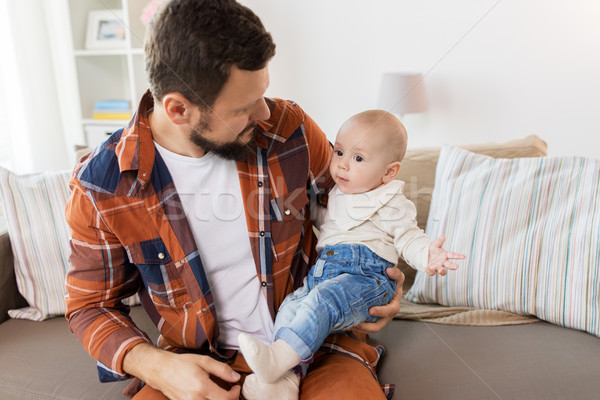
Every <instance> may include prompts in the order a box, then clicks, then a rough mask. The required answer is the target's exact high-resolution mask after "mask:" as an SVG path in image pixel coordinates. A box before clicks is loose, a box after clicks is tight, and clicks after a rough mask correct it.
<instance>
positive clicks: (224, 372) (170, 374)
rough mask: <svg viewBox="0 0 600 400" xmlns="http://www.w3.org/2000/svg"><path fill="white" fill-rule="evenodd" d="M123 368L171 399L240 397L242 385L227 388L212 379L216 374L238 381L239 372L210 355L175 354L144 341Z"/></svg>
mask: <svg viewBox="0 0 600 400" xmlns="http://www.w3.org/2000/svg"><path fill="white" fill-rule="evenodd" d="M123 369H124V370H125V372H127V373H128V374H130V375H133V376H137V377H138V378H140V379H142V380H143V381H144V382H146V383H147V384H148V385H150V386H151V387H153V388H154V389H156V390H159V391H161V392H162V393H163V394H164V395H165V396H167V397H168V398H169V399H171V400H187V399H190V400H191V399H194V400H199V399H223V400H237V399H239V396H240V386H239V385H236V386H234V387H232V388H231V389H230V390H225V389H223V388H221V387H220V386H219V385H217V384H216V383H215V382H214V381H213V380H211V379H210V375H214V376H216V377H218V378H221V379H222V380H224V381H226V382H231V383H234V382H237V381H238V380H239V379H240V376H239V374H238V373H236V372H235V371H233V370H232V369H231V368H230V367H229V366H228V365H227V364H224V363H221V362H218V361H216V360H214V359H212V358H211V357H208V356H202V355H198V354H175V353H171V352H168V351H165V350H161V349H158V348H156V347H154V346H152V345H150V344H147V343H141V344H138V345H137V346H135V347H134V348H133V349H131V350H130V351H129V352H128V353H127V354H126V355H125V359H124V360H123Z"/></svg>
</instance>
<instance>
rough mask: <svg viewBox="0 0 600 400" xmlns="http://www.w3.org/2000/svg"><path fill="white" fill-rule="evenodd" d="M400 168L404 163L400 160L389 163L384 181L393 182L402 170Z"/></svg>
mask: <svg viewBox="0 0 600 400" xmlns="http://www.w3.org/2000/svg"><path fill="white" fill-rule="evenodd" d="M400 168H402V164H401V163H400V161H394V162H391V163H389V164H388V166H387V169H386V170H385V175H384V176H383V179H382V180H383V183H389V182H391V181H392V180H393V179H394V178H395V177H396V175H398V172H400Z"/></svg>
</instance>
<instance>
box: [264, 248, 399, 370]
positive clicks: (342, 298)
mask: <svg viewBox="0 0 600 400" xmlns="http://www.w3.org/2000/svg"><path fill="white" fill-rule="evenodd" d="M389 267H393V264H392V263H390V262H388V261H386V260H384V259H383V258H381V257H379V256H378V255H377V254H375V253H373V252H372V251H371V250H369V248H368V247H366V246H363V245H360V244H341V245H335V246H327V247H325V248H324V249H322V250H321V252H320V253H319V258H318V259H317V262H316V263H315V265H314V266H313V267H312V268H311V270H310V272H309V273H308V276H307V277H306V278H305V279H304V284H303V285H302V287H300V288H299V289H297V290H296V291H294V292H293V293H290V294H289V295H288V296H287V297H286V298H285V299H284V301H283V303H282V304H281V307H280V308H279V311H278V312H277V318H276V319H275V327H274V332H275V340H277V339H283V340H284V341H285V342H286V343H288V344H289V345H290V346H292V348H294V350H296V352H298V354H300V357H301V358H302V360H303V361H307V360H309V359H310V358H311V357H312V355H313V354H314V353H315V352H316V351H317V350H318V348H319V347H321V344H323V340H325V338H326V337H327V336H328V335H329V333H331V332H335V331H344V330H348V329H349V328H351V327H353V326H355V325H357V324H359V323H360V322H363V321H370V322H372V321H376V320H377V317H372V316H370V315H369V308H371V307H373V306H380V305H385V304H388V303H389V302H390V299H391V298H392V296H393V295H394V290H395V287H396V283H395V282H394V281H393V280H391V279H390V278H388V276H387V274H386V272H385V270H386V268H389Z"/></svg>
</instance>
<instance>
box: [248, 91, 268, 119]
mask: <svg viewBox="0 0 600 400" xmlns="http://www.w3.org/2000/svg"><path fill="white" fill-rule="evenodd" d="M270 116H271V109H269V106H268V105H267V102H266V101H265V98H264V97H263V98H262V100H261V101H259V102H258V103H257V104H256V106H255V107H254V110H252V113H251V114H250V120H252V121H265V120H267V119H269V117H270Z"/></svg>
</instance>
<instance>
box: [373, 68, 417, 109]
mask: <svg viewBox="0 0 600 400" xmlns="http://www.w3.org/2000/svg"><path fill="white" fill-rule="evenodd" d="M377 106H378V108H380V109H383V110H386V111H389V112H391V113H392V114H398V115H399V116H400V118H402V116H403V115H404V114H409V113H418V112H424V111H427V100H426V97H425V87H424V86H423V76H422V75H421V74H406V73H400V72H389V73H385V74H383V76H382V77H381V87H380V89H379V101H378V103H377Z"/></svg>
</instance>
